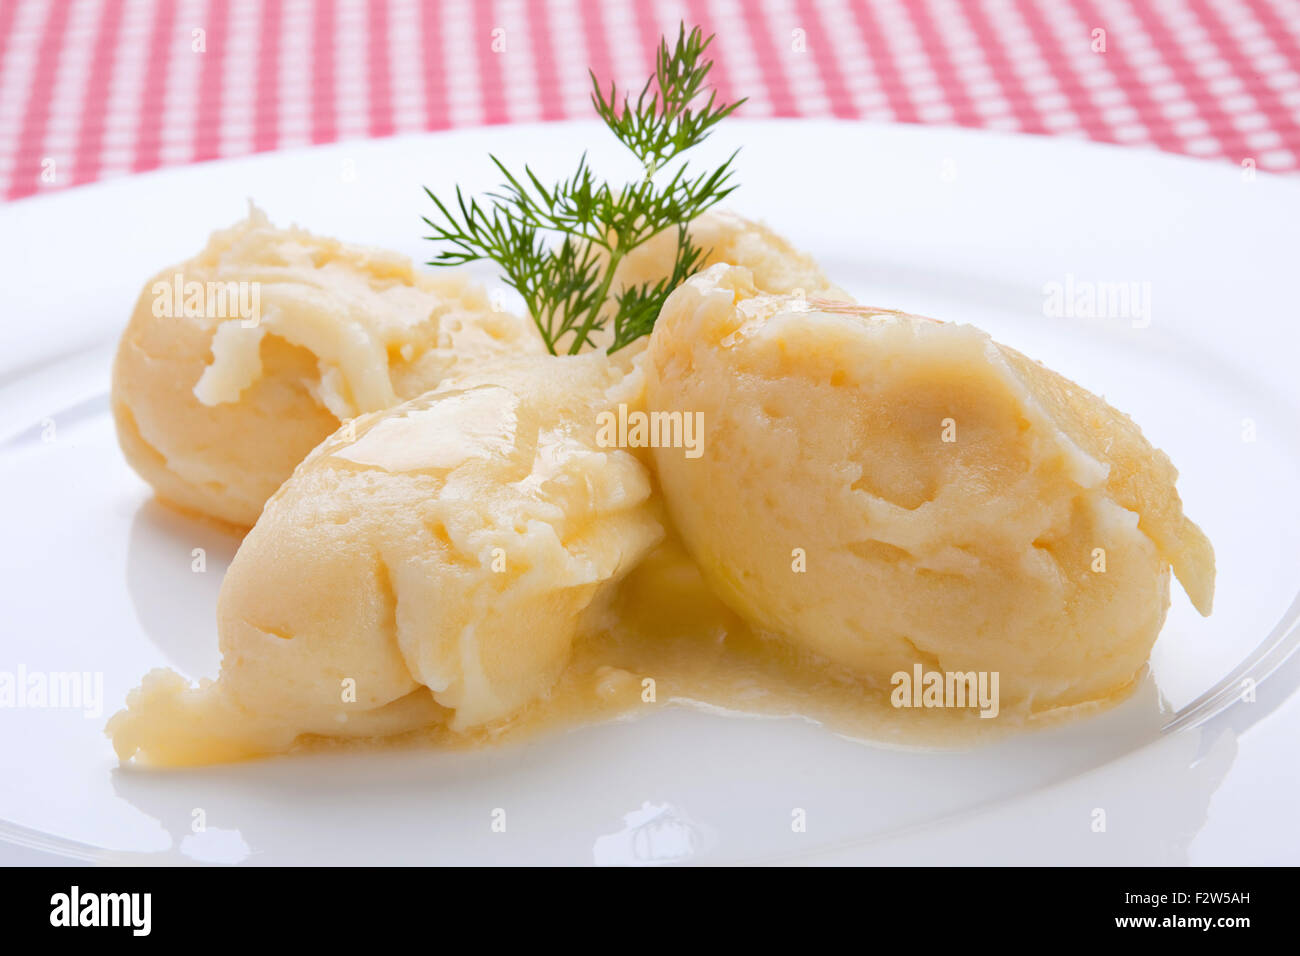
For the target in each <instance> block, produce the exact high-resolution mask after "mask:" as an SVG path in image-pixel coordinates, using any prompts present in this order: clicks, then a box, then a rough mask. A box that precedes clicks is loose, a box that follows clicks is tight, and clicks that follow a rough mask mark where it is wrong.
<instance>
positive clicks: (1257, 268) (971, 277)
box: [0, 122, 1300, 863]
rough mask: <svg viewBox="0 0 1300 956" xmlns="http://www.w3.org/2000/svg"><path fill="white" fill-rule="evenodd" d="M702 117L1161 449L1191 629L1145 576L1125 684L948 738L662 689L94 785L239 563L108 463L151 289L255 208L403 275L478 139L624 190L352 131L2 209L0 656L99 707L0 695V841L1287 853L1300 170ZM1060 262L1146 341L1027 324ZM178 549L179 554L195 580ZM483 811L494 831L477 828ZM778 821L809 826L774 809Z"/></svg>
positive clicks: (781, 211) (886, 278) (722, 146)
mask: <svg viewBox="0 0 1300 956" xmlns="http://www.w3.org/2000/svg"><path fill="white" fill-rule="evenodd" d="M724 127H729V128H725V129H724V131H722V132H719V134H718V135H717V137H716V138H715V139H714V140H713V141H711V142H710V143H709V144H707V151H708V152H709V153H710V154H712V155H714V156H717V155H720V154H721V153H722V152H724V151H727V150H729V149H731V148H733V147H735V146H743V147H744V149H743V151H742V153H741V155H740V158H739V160H738V164H739V166H738V168H739V177H740V182H741V183H742V188H741V190H740V191H739V192H737V193H736V194H735V196H734V197H733V198H732V205H733V206H734V207H735V208H737V209H738V210H740V211H742V212H745V213H747V214H749V215H753V216H758V217H762V218H764V219H766V220H767V221H768V222H769V223H770V224H771V225H773V226H774V227H775V228H777V229H778V230H779V231H781V232H783V233H785V234H786V235H788V236H789V237H790V238H791V239H793V240H794V241H795V242H796V243H797V244H799V245H801V246H803V247H805V248H807V249H808V250H810V251H811V252H812V253H813V254H815V255H816V256H817V257H818V258H819V259H820V260H821V262H822V264H823V265H824V266H825V268H826V270H827V272H828V273H830V274H831V275H832V277H833V278H835V279H836V280H837V281H839V282H840V283H841V284H843V285H844V286H846V287H847V288H848V289H849V290H850V291H852V292H854V293H855V294H857V295H858V296H859V298H860V299H862V300H863V301H867V302H870V303H872V304H876V305H883V306H892V307H900V308H904V309H908V310H911V311H915V312H920V313H924V314H929V315H935V316H939V317H942V318H947V319H953V320H958V321H967V322H972V323H975V324H978V325H981V326H983V327H985V328H986V329H988V330H989V331H990V332H992V333H993V334H994V335H995V336H996V337H997V338H999V339H1001V340H1002V341H1004V342H1007V343H1008V344H1011V345H1014V346H1016V347H1018V348H1020V349H1021V350H1023V351H1025V352H1027V353H1028V354H1030V355H1032V356H1034V357H1036V358H1039V359H1042V360H1043V361H1044V362H1046V363H1047V364H1048V365H1050V366H1052V367H1053V368H1056V369H1058V370H1060V371H1061V372H1063V373H1065V374H1067V375H1069V376H1070V377H1072V378H1074V379H1076V380H1077V381H1079V382H1081V383H1082V384H1084V385H1085V386H1087V387H1088V388H1090V389H1092V390H1093V391H1096V392H1099V393H1101V394H1104V395H1105V396H1106V397H1107V398H1108V399H1109V400H1111V402H1112V403H1113V404H1115V405H1116V406H1118V407H1119V408H1122V409H1124V410H1125V411H1127V412H1129V413H1130V414H1132V415H1133V417H1134V418H1135V419H1136V420H1137V421H1138V422H1140V423H1141V424H1142V426H1143V428H1144V429H1145V431H1146V433H1147V435H1148V436H1149V437H1150V438H1151V439H1152V440H1153V441H1154V442H1155V443H1156V444H1157V445H1159V446H1161V447H1163V448H1164V449H1166V450H1167V451H1168V452H1169V454H1170V456H1171V457H1172V458H1173V460H1174V461H1175V462H1176V463H1177V464H1178V466H1179V468H1180V469H1181V471H1182V478H1181V480H1180V483H1179V487H1180V490H1181V492H1182V494H1183V497H1184V500H1185V502H1186V506H1187V509H1188V512H1189V514H1191V515H1192V516H1193V517H1194V518H1195V520H1196V521H1198V522H1199V523H1200V524H1201V525H1202V527H1204V528H1205V530H1206V531H1207V532H1208V533H1209V535H1210V537H1211V538H1212V539H1213V541H1214V544H1215V547H1216V549H1217V552H1218V561H1219V584H1218V595H1217V600H1216V611H1215V614H1214V616H1213V617H1212V618H1210V619H1209V620H1202V619H1200V618H1199V617H1198V616H1197V615H1196V614H1195V613H1194V612H1193V611H1192V609H1191V607H1190V605H1189V604H1188V602H1187V600H1186V598H1185V597H1184V596H1183V595H1182V593H1181V591H1177V589H1175V591H1176V593H1175V595H1174V602H1173V607H1172V609H1171V612H1170V615H1169V620H1168V623H1167V624H1166V626H1165V630H1164V632H1163V634H1162V636H1161V638H1160V641H1159V642H1158V644H1157V645H1156V648H1155V652H1154V655H1153V658H1152V667H1151V673H1150V675H1149V677H1148V679H1147V680H1146V681H1145V683H1144V684H1143V686H1142V687H1141V688H1140V690H1139V691H1138V693H1137V694H1136V695H1135V696H1134V697H1133V698H1132V699H1131V700H1130V701H1128V702H1127V703H1125V704H1124V705H1122V706H1121V707H1119V708H1117V709H1115V710H1113V711H1111V712H1109V713H1107V714H1104V715H1102V716H1100V717H1097V718H1095V719H1091V720H1087V721H1083V722H1079V723H1075V724H1072V725H1070V726H1067V727H1063V728H1060V729H1057V730H1053V731H1049V732H1040V733H1036V734H1030V735H1025V736H1021V737H1018V738H1016V739H1013V740H1010V741H1006V742H1004V743H1000V744H998V745H996V746H992V747H986V748H983V749H979V750H975V751H970V752H964V753H918V752H902V751H890V750H885V749H881V748H875V747H871V746H865V745H862V744H859V743H854V742H850V741H847V740H844V739H841V738H839V737H837V736H835V735H833V734H831V733H828V732H826V731H825V730H823V729H822V728H820V727H818V726H815V725H812V724H809V723H806V722H803V721H799V720H747V719H737V718H727V717H721V716H715V715H710V714H705V713H700V712H696V711H691V710H687V709H683V708H676V707H664V708H661V709H660V710H659V711H657V712H655V713H653V714H651V715H649V716H646V717H643V718H642V719H640V720H637V721H632V722H622V723H616V724H608V725H604V726H596V727H591V728H587V729H583V730H579V731H575V732H572V733H567V734H562V735H559V736H553V737H549V738H543V739H538V740H534V741H532V742H529V743H526V744H517V745H513V746H509V747H506V748H503V749H499V750H494V751H489V752H482V753H477V754H469V755H464V754H461V755H450V754H439V753H429V752H419V753H410V752H403V753H373V754H351V755H314V756H303V757H292V758H284V759H276V760H269V761H262V762H256V763H249V764H244V765H240V766H234V767H217V768H210V769H203V770H196V771H185V772H171V773H156V772H141V771H136V770H122V769H119V768H117V766H116V762H115V760H114V758H113V754H112V751H111V749H110V747H109V744H108V741H107V740H106V739H105V738H104V737H103V735H102V726H103V722H104V719H105V718H106V717H107V715H108V714H109V713H111V712H112V711H113V710H115V709H117V708H118V707H119V706H120V705H121V703H122V700H123V698H124V696H125V694H126V692H127V690H128V689H130V688H131V687H132V686H134V685H135V684H136V682H137V681H138V680H139V678H140V676H141V675H142V674H143V673H144V672H145V671H146V670H148V669H149V668H151V667H155V666H158V665H171V666H174V667H177V668H179V669H181V670H182V671H184V672H185V673H187V674H189V675H191V676H202V675H212V674H214V673H215V671H216V667H217V663H218V660H217V651H216V634H215V628H214V624H213V607H214V601H215V597H216V593H217V588H218V586H219V583H220V579H221V574H222V572H223V570H224V567H225V565H226V564H227V563H228V561H229V559H230V557H231V555H232V554H233V551H234V548H235V546H236V542H235V541H234V540H233V539H229V538H227V537H224V536H223V535H222V534H220V533H218V532H214V531H212V530H210V529H208V528H206V527H204V526H203V525H200V524H198V523H196V522H193V521H190V520H187V519H185V518H181V517H178V516H176V515H174V514H171V513H169V512H168V511H166V510H165V509H163V508H161V507H160V506H158V505H157V504H155V503H153V502H152V501H151V500H150V496H149V493H148V490H147V488H146V487H145V485H144V484H143V483H142V482H141V481H140V480H139V479H138V478H137V477H136V476H135V475H134V474H133V473H132V472H131V471H130V469H128V468H127V466H126V464H125V462H124V461H123V460H122V457H121V455H120V454H119V452H118V449H117V446H116V442H115V439H114V436H113V430H112V425H111V422H110V419H109V416H108V413H107V387H108V373H109V361H110V357H111V355H112V351H113V347H114V343H115V340H116V338H117V335H118V334H119V332H120V330H121V328H122V326H123V324H124V323H125V321H126V317H127V315H128V313H129V311H130V308H131V306H132V303H133V301H134V299H135V296H136V294H137V292H138V290H139V286H140V285H141V283H142V282H143V281H144V280H145V278H147V277H148V276H149V275H151V274H152V273H153V272H154V271H155V270H157V269H158V268H160V267H162V266H164V265H166V264H169V263H172V262H175V261H178V260H180V259H183V258H185V257H187V256H189V255H191V254H192V253H193V252H194V251H195V250H196V249H198V248H199V247H200V246H201V245H202V243H203V242H204V239H205V237H206V236H207V234H208V232H209V231H211V230H212V229H213V228H214V227H217V226H223V225H226V224H228V223H230V222H232V221H234V220H236V219H238V218H239V217H240V216H241V215H242V214H243V211H244V202H245V199H246V198H247V197H251V198H255V199H256V200H257V201H258V203H260V204H261V205H263V206H264V207H265V208H266V209H267V210H268V212H269V213H270V214H271V216H272V218H273V220H274V221H276V222H279V223H287V222H289V221H294V222H297V223H299V224H301V225H304V226H307V227H309V228H311V229H313V230H317V231H320V232H322V233H325V234H328V235H337V236H340V237H344V238H347V239H350V240H354V241H362V242H373V243H377V244H381V245H386V246H391V247H394V248H398V249H401V250H404V251H407V252H409V253H411V254H413V255H415V256H418V257H420V258H422V259H423V258H427V257H428V254H429V248H428V245H429V244H428V243H425V242H423V241H422V240H421V239H420V237H421V236H422V235H423V225H422V223H421V222H420V221H419V215H420V214H421V213H422V212H424V211H425V209H426V204H427V200H425V199H424V198H423V194H422V193H421V191H420V186H421V185H423V184H428V185H430V186H432V187H435V188H437V189H439V190H443V189H446V188H448V187H449V186H451V185H452V184H453V183H455V182H460V183H463V184H465V185H466V186H468V187H470V188H471V189H475V190H478V189H482V188H486V187H490V186H493V185H495V178H494V177H493V176H492V175H491V174H490V170H489V169H488V168H487V167H486V165H485V163H484V157H485V154H486V153H487V152H488V151H493V152H496V153H498V154H499V155H501V156H503V157H504V158H506V159H507V161H509V162H511V163H518V162H520V161H523V160H527V161H529V162H530V163H532V164H534V166H535V167H537V168H538V169H539V170H540V171H541V172H542V173H543V175H545V176H549V175H553V174H561V173H564V172H566V171H567V170H568V169H569V168H570V166H571V164H572V163H573V161H574V160H575V158H576V155H577V153H578V152H579V151H580V150H581V149H582V148H584V147H589V148H590V151H591V157H592V160H593V161H594V162H595V163H596V164H597V168H601V169H604V170H607V171H609V172H610V173H611V174H613V175H616V176H617V175H625V174H628V173H629V172H630V170H629V169H628V166H627V164H626V162H625V161H624V160H623V158H622V157H621V156H620V155H619V151H618V147H617V146H615V145H614V144H612V143H611V141H610V138H609V137H608V135H607V134H606V133H604V132H603V130H601V129H600V128H598V127H597V126H595V125H594V124H563V125H549V126H533V127H511V128H508V129H493V130H475V131H467V132H459V133H453V134H443V135H434V136H421V137H411V138H400V139H391V140H384V141H378V142H369V143H345V144H340V145H335V146H329V147H323V148H316V149H312V150H306V151H299V152H291V153H281V154H276V155H269V156H262V157H255V158H251V159H246V160H239V161H233V162H222V163H213V164H208V165H201V166H194V167H189V168H184V169H179V170H172V171H165V172H161V173H157V174H153V175H149V176H142V177H138V178H133V179H127V180H122V181H118V182H113V183H108V184H103V185H99V186H92V187H89V188H83V189H75V190H71V191H68V192H64V193H59V194H55V195H52V196H49V197H45V198H39V199H35V200H29V201H25V202H21V203H17V204H14V205H10V206H8V207H5V208H3V209H0V261H3V262H4V264H5V273H6V276H7V278H6V281H5V282H4V283H2V284H0V315H3V316H4V321H3V323H0V500H3V501H4V502H5V523H4V536H3V540H2V542H0V564H2V567H0V589H2V592H0V593H2V595H3V605H2V606H3V629H4V636H3V642H2V643H0V671H9V672H10V673H16V672H17V670H18V669H19V668H20V667H22V668H26V670H27V671H29V672H34V671H41V672H65V671H79V672H90V673H92V674H96V673H102V674H103V681H104V685H103V688H104V690H103V693H104V704H103V709H104V713H103V714H100V715H97V716H84V715H83V714H82V713H81V712H80V711H76V710H71V709H35V708H10V709H0V758H2V761H3V772H0V821H3V822H0V841H3V842H0V860H3V859H10V860H16V859H40V858H43V857H44V855H46V854H54V855H55V856H56V858H59V857H74V858H82V859H92V860H103V861H142V862H168V861H181V862H184V861H193V860H199V861H217V862H239V861H246V862H250V863H352V862H380V863H397V862H402V863H441V862H464V861H472V862H524V863H530V862H557V863H591V862H597V863H636V862H663V861H684V860H692V861H702V862H728V861H745V860H772V859H804V860H825V861H832V860H833V861H836V862H845V861H873V860H892V861H900V862H908V861H953V862H975V861H979V860H989V861H1058V862H1061V861H1068V860H1079V861H1114V862H1180V861H1185V860H1192V861H1196V862H1211V861H1213V862H1262V861H1268V860H1273V861H1290V862H1296V861H1297V860H1298V859H1300V836H1297V832H1296V828H1295V825H1294V824H1293V823H1292V819H1293V818H1292V811H1293V808H1294V806H1295V804H1296V796H1297V795H1300V779H1297V775H1296V770H1295V761H1294V744H1293V741H1294V740H1295V733H1296V731H1297V730H1298V729H1300V705H1298V704H1297V702H1296V700H1287V698H1288V697H1289V695H1290V693H1291V691H1292V690H1293V689H1294V688H1295V687H1296V685H1297V684H1300V655H1296V656H1291V657H1288V655H1289V654H1290V652H1291V651H1292V650H1293V649H1294V647H1295V646H1296V633H1295V624H1296V620H1297V615H1298V612H1300V605H1297V603H1296V599H1297V598H1296V596H1297V593H1298V592H1300V559H1297V555H1300V498H1297V495H1296V493H1295V489H1296V476H1297V474H1300V381H1297V373H1296V358H1297V355H1298V354H1300V349H1298V346H1300V332H1297V328H1298V320H1300V315H1298V314H1297V312H1298V310H1297V307H1296V301H1297V297H1296V294H1295V281H1296V273H1297V267H1300V235H1298V233H1297V230H1298V228H1300V227H1298V226H1297V224H1300V184H1298V183H1297V182H1296V181H1294V180H1285V181H1284V180H1281V179H1274V178H1270V177H1267V176H1263V175H1261V176H1259V177H1257V178H1254V179H1253V180H1252V179H1248V178H1246V177H1245V176H1243V174H1242V172H1241V171H1240V170H1238V169H1236V168H1234V167H1232V166H1227V165H1209V164H1203V163H1199V162H1195V161H1190V160H1184V159H1178V158H1173V157H1169V156H1162V155H1155V154H1152V153H1147V152H1139V151H1134V150H1121V149H1117V148H1110V147H1101V146H1095V145H1089V144H1083V143H1079V142H1074V141H1068V140H1049V139H1038V138H1016V137H1006V136H995V135H989V134H985V133H970V132H961V131H955V130H947V129H936V128H919V127H881V126H873V125H864V124H849V123H830V122H764V123H748V122H730V123H728V124H724ZM1067 276H1073V277H1074V280H1075V281H1076V283H1077V282H1080V281H1085V282H1129V281H1133V282H1139V283H1149V284H1150V285H1149V289H1150V292H1151V306H1152V308H1151V322H1150V324H1149V326H1146V327H1141V328H1135V327H1134V325H1135V322H1134V321H1131V320H1128V319H1124V318H1112V319H1083V318H1051V317H1048V316H1047V315H1045V309H1044V302H1045V294H1044V290H1045V287H1046V284H1047V283H1050V282H1053V281H1059V282H1065V281H1066V277H1067ZM1136 324H1137V325H1142V324H1143V323H1142V321H1141V320H1140V319H1139V320H1138V321H1137V322H1136ZM1247 420H1249V421H1247ZM1252 436H1253V440H1247V439H1250V438H1251V437H1252ZM199 547H201V548H204V549H206V552H207V556H208V564H207V571H206V573H194V572H193V571H192V570H191V551H192V549H194V548H199ZM1246 677H1250V678H1254V679H1256V680H1260V681H1262V682H1261V683H1260V684H1259V687H1258V693H1257V698H1256V700H1255V702H1253V703H1249V702H1244V701H1242V700H1240V697H1241V694H1240V685H1241V681H1242V679H1243V678H1246ZM1266 716H1267V717H1268V718H1269V719H1268V720H1262V718H1264V717H1266ZM497 808H502V809H505V810H506V813H507V816H506V819H507V829H506V832H505V833H496V832H493V829H492V827H491V823H492V813H493V811H494V810H495V809H497ZM796 809H802V810H804V811H805V812H806V814H807V820H808V825H807V832H802V833H800V832H794V829H793V828H792V826H791V820H792V813H793V812H794V811H795V810H796ZM200 810H201V811H202V816H203V819H204V821H205V823H206V829H204V830H202V832H195V830H196V828H195V826H194V825H193V821H194V820H195V819H196V815H197V814H198V811H200ZM1097 810H1104V811H1105V813H1106V820H1107V827H1106V831H1105V832H1104V833H1098V832H1094V827H1093V821H1094V819H1097V815H1096V811H1097ZM5 846H7V847H8V848H7V849H5ZM23 847H26V849H25V850H24V849H21V848H23Z"/></svg>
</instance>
